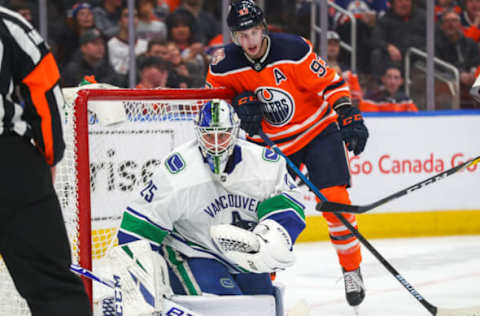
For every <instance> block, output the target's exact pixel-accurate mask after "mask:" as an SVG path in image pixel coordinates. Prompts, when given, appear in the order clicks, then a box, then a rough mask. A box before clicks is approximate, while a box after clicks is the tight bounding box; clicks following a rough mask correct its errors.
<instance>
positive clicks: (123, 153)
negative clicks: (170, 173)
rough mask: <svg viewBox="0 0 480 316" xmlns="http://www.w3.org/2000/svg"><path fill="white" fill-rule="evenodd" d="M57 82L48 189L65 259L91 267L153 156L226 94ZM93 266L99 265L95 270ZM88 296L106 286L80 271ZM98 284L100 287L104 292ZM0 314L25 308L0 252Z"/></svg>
mask: <svg viewBox="0 0 480 316" xmlns="http://www.w3.org/2000/svg"><path fill="white" fill-rule="evenodd" d="M94 86H97V85H92V86H85V87H81V88H70V89H64V95H65V99H66V103H65V111H64V114H65V117H64V118H63V120H64V126H63V129H64V138H65V142H66V150H65V155H64V158H63V159H62V161H61V162H60V163H59V164H58V165H57V173H56V179H55V189H56V191H57V195H58V197H59V201H60V204H61V207H62V211H63V216H64V220H65V224H66V227H67V232H68V234H69V239H70V243H71V249H72V262H73V263H77V264H79V265H81V266H82V267H84V268H87V269H90V270H93V271H94V272H96V271H97V272H98V271H101V270H102V264H101V258H102V257H103V256H104V255H105V251H106V249H107V248H108V247H109V246H110V245H111V244H112V243H115V240H114V238H115V235H116V231H117V227H118V225H119V224H120V219H121V214H122V212H123V210H124V209H125V206H126V205H127V204H128V202H129V201H131V200H133V199H135V198H137V197H138V196H139V195H138V193H139V191H140V190H141V188H142V187H144V185H145V184H146V183H147V182H148V180H149V179H150V177H151V176H152V173H153V172H154V170H155V167H157V166H158V165H159V164H160V163H161V159H162V158H163V157H164V156H165V155H166V154H167V153H169V152H170V151H172V149H173V148H174V147H176V146H178V145H180V144H182V143H184V142H186V141H188V140H190V139H192V138H193V137H194V132H193V122H192V119H193V118H194V117H195V115H196V113H197V112H198V110H199V109H200V107H201V105H202V104H204V103H205V102H207V101H209V100H211V99H214V98H218V99H224V100H227V101H230V100H231V99H232V97H233V94H232V92H231V91H229V90H226V89H159V90H153V89H152V90H149V89H148V90H147V89H141V90H136V89H105V88H102V86H100V85H98V86H99V88H98V89H92V88H91V87H94ZM98 273H101V272H98ZM83 281H84V284H85V286H86V289H87V293H88V295H89V296H90V298H92V303H93V306H94V309H96V308H95V304H99V303H98V302H99V300H101V299H102V298H103V297H105V296H107V295H106V294H105V293H108V291H109V289H108V288H106V287H105V286H103V285H101V284H99V285H97V284H92V282H91V281H90V280H87V279H84V280H83ZM105 291H106V292H105ZM0 298H1V299H0V300H1V303H0V316H7V315H8V316H12V315H15V316H16V315H30V312H29V310H28V307H27V305H26V302H25V301H24V300H23V299H22V298H21V297H20V295H19V294H18V292H17V291H16V290H15V287H14V285H13V282H12V280H11V278H10V276H9V274H8V272H7V271H6V268H5V265H4V263H3V261H2V260H0Z"/></svg>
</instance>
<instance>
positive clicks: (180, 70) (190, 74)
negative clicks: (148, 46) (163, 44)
mask: <svg viewBox="0 0 480 316" xmlns="http://www.w3.org/2000/svg"><path fill="white" fill-rule="evenodd" d="M168 57H169V61H170V63H171V64H172V67H173V68H172V69H173V70H174V71H175V72H176V73H177V75H179V76H181V77H183V78H186V79H187V80H188V86H189V87H190V88H201V87H203V86H204V85H205V75H204V74H202V73H195V72H194V71H195V69H196V67H195V65H194V64H192V63H187V62H185V60H184V59H183V58H182V56H181V55H180V50H179V49H178V47H177V45H176V44H175V43H174V42H169V43H168Z"/></svg>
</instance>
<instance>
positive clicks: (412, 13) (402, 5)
mask: <svg viewBox="0 0 480 316" xmlns="http://www.w3.org/2000/svg"><path fill="white" fill-rule="evenodd" d="M425 19H426V17H425V11H423V10H422V9H420V8H415V7H414V2H413V0H392V2H391V8H390V9H389V10H387V12H386V13H385V15H383V16H382V17H380V18H379V19H378V20H377V25H376V27H375V28H374V29H373V32H372V49H373V51H372V55H371V60H372V63H371V66H372V71H373V73H374V74H375V75H377V76H381V75H382V74H383V73H384V72H385V69H386V67H387V65H389V64H396V65H399V66H400V65H403V62H404V57H405V53H406V51H407V49H408V48H409V47H416V48H419V49H424V46H425Z"/></svg>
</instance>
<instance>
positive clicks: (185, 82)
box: [139, 39, 191, 88]
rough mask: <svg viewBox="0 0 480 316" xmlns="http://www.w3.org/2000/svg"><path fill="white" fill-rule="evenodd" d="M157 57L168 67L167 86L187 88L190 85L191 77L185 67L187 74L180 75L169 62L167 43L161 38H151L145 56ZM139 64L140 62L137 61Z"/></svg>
mask: <svg viewBox="0 0 480 316" xmlns="http://www.w3.org/2000/svg"><path fill="white" fill-rule="evenodd" d="M151 56H154V57H158V58H161V59H162V60H164V61H165V62H166V63H167V65H168V67H167V69H168V80H167V87H169V88H188V87H189V86H190V81H191V79H190V78H189V75H190V73H189V72H188V70H187V69H186V67H185V72H186V74H187V76H184V75H182V74H181V73H182V71H181V70H179V71H178V72H177V70H176V69H175V67H174V66H173V63H172V62H171V58H170V52H169V49H168V43H167V42H166V41H164V40H161V39H152V40H150V41H149V42H148V47H147V52H146V53H145V56H144V58H145V57H151ZM139 64H141V62H140V63H139Z"/></svg>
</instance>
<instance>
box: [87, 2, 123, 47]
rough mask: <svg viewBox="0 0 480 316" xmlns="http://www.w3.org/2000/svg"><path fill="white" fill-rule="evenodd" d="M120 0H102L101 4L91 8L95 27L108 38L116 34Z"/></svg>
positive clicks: (120, 7) (120, 8)
mask: <svg viewBox="0 0 480 316" xmlns="http://www.w3.org/2000/svg"><path fill="white" fill-rule="evenodd" d="M121 11H122V0H103V5H102V6H98V7H95V8H93V15H94V16H95V25H96V27H97V28H98V29H99V30H100V31H101V32H102V33H103V34H104V36H105V37H106V38H107V39H109V38H111V37H113V36H114V35H116V34H117V33H118V32H119V30H120V28H119V21H120V15H121Z"/></svg>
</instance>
